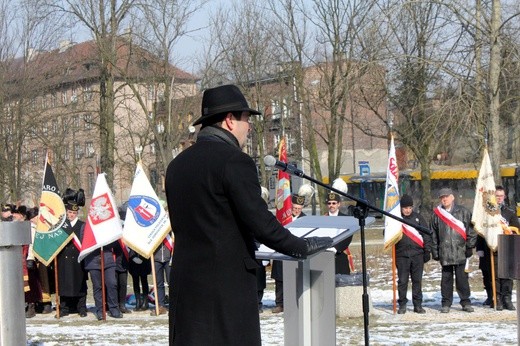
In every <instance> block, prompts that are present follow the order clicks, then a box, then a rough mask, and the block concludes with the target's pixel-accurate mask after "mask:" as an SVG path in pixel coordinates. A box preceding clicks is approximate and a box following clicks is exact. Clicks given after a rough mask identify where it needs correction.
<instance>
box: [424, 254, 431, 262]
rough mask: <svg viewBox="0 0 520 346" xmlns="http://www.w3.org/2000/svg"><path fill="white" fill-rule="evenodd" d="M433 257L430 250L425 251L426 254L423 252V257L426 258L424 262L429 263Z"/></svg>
mask: <svg viewBox="0 0 520 346" xmlns="http://www.w3.org/2000/svg"><path fill="white" fill-rule="evenodd" d="M430 258H431V255H430V251H424V254H423V259H424V263H427V262H428V261H429V260H430Z"/></svg>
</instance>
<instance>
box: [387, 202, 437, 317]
mask: <svg viewBox="0 0 520 346" xmlns="http://www.w3.org/2000/svg"><path fill="white" fill-rule="evenodd" d="M401 215H402V217H403V219H405V220H407V221H410V223H412V224H416V225H419V226H423V227H426V228H427V227H428V225H427V224H426V221H425V220H424V218H423V217H422V216H421V215H420V214H419V213H417V212H415V211H414V210H413V198H412V197H411V196H409V195H406V194H405V195H403V196H402V197H401ZM430 248H431V236H430V235H429V234H426V233H420V232H419V231H418V230H417V229H415V228H414V227H413V226H409V225H405V224H403V236H402V238H401V240H399V242H397V244H395V258H396V261H395V262H396V266H397V276H398V287H397V290H398V293H399V299H398V300H397V302H398V303H399V310H398V311H397V313H398V314H404V313H406V303H407V302H408V299H407V298H406V294H407V291H408V280H409V278H411V279H412V302H413V311H414V312H416V313H418V314H424V313H425V312H426V311H425V310H424V308H423V307H422V298H423V294H422V276H423V269H424V264H425V263H426V262H428V261H429V260H430V258H431V253H430Z"/></svg>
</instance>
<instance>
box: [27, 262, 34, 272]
mask: <svg viewBox="0 0 520 346" xmlns="http://www.w3.org/2000/svg"><path fill="white" fill-rule="evenodd" d="M35 268H36V263H34V260H27V269H30V270H32V269H35Z"/></svg>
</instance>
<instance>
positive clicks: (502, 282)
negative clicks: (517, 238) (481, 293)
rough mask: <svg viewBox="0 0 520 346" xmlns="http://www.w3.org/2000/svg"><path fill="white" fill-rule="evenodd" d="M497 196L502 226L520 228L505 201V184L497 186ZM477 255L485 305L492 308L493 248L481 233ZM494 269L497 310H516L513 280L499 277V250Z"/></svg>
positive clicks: (496, 252) (516, 218)
mask: <svg viewBox="0 0 520 346" xmlns="http://www.w3.org/2000/svg"><path fill="white" fill-rule="evenodd" d="M495 197H496V200H497V203H498V205H499V206H500V214H501V215H502V218H501V223H502V227H505V228H508V227H516V228H518V229H520V222H519V221H518V217H517V216H516V214H515V212H514V211H513V210H511V209H509V208H508V207H507V206H506V204H505V203H504V200H505V197H506V191H505V189H504V187H503V186H500V185H499V186H496V187H495ZM476 250H477V255H478V256H479V268H480V270H481V271H482V281H483V283H484V289H485V290H486V293H487V299H486V300H485V301H484V304H483V305H489V306H490V307H491V308H494V307H495V304H494V301H493V284H492V280H493V279H492V274H491V250H490V248H489V247H488V245H487V243H486V239H485V238H484V237H482V236H481V235H479V236H478V237H477V246H476ZM493 259H494V267H495V268H494V269H495V290H496V310H498V311H501V310H503V309H504V308H506V309H507V310H516V309H515V306H514V305H513V302H512V300H511V296H512V293H513V280H511V279H501V278H499V277H498V275H497V274H498V251H494V252H493Z"/></svg>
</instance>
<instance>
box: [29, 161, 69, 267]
mask: <svg viewBox="0 0 520 346" xmlns="http://www.w3.org/2000/svg"><path fill="white" fill-rule="evenodd" d="M66 217H67V212H66V210H65V205H64V204H63V200H62V198H61V196H60V189H59V188H58V184H57V183H56V178H55V177H54V173H53V172H52V168H51V164H50V162H49V155H48V154H47V156H46V158H45V168H44V173H43V183H42V195H41V197H40V206H39V214H38V221H37V223H36V233H35V234H34V244H33V252H34V256H35V257H36V258H37V259H38V260H39V261H40V262H41V263H43V264H44V265H46V266H48V265H49V264H50V263H51V262H52V260H53V259H54V257H56V255H57V254H58V253H59V252H60V251H61V249H62V248H63V247H64V246H65V245H67V243H68V242H69V241H70V240H71V239H72V237H73V233H72V231H71V230H70V229H64V228H63V227H62V226H63V224H64V223H65V220H66Z"/></svg>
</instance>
